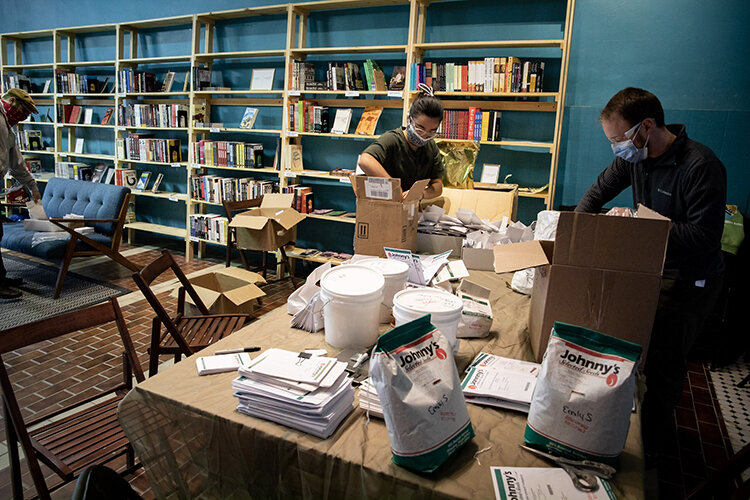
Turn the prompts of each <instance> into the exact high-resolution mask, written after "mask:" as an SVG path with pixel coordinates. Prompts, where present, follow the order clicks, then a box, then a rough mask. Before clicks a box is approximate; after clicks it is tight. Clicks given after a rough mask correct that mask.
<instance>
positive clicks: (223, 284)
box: [172, 267, 266, 316]
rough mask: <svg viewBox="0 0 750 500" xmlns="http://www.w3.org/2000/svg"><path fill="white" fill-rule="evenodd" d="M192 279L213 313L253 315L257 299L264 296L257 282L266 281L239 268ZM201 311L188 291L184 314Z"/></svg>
mask: <svg viewBox="0 0 750 500" xmlns="http://www.w3.org/2000/svg"><path fill="white" fill-rule="evenodd" d="M189 281H190V283H191V284H192V285H193V288H195V291H196V292H197V293H198V296H199V297H200V299H201V300H202V301H203V303H204V304H205V305H206V307H207V308H208V310H209V312H210V313H211V314H237V313H240V314H252V313H253V308H254V306H255V299H257V298H258V297H262V296H264V295H265V292H263V290H261V289H260V288H258V287H257V285H256V284H263V283H265V282H266V281H265V280H264V279H263V276H261V275H260V274H258V273H253V272H250V271H246V270H245V269H240V268H239V267H227V268H225V269H222V270H220V271H215V272H208V273H204V274H200V275H198V276H193V277H191V278H189ZM179 288H180V287H177V288H175V289H174V290H173V291H172V297H177V294H178V291H179ZM200 314H201V313H200V311H199V310H198V308H197V307H196V306H195V303H194V301H193V299H192V298H191V297H190V295H188V294H185V315H186V316H195V315H200Z"/></svg>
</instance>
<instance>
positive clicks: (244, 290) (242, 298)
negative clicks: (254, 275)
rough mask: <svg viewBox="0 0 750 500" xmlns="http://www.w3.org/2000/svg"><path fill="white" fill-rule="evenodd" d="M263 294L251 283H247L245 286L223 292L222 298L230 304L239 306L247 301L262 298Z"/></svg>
mask: <svg viewBox="0 0 750 500" xmlns="http://www.w3.org/2000/svg"><path fill="white" fill-rule="evenodd" d="M265 294H266V293H265V292H264V291H263V290H261V289H260V288H258V287H257V286H255V285H253V284H252V283H248V284H247V285H245V286H241V287H239V288H235V289H234V290H229V291H226V292H224V297H226V298H227V299H228V300H229V301H230V302H232V304H234V305H236V306H240V305H242V304H244V303H245V302H247V301H248V300H253V299H257V298H258V297H263V296H264V295H265Z"/></svg>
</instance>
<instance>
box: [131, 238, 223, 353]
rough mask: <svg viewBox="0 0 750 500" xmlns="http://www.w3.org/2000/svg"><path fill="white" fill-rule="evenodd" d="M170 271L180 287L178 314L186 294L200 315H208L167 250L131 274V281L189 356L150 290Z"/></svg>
mask: <svg viewBox="0 0 750 500" xmlns="http://www.w3.org/2000/svg"><path fill="white" fill-rule="evenodd" d="M170 269H171V270H172V272H173V273H174V274H175V276H176V277H177V279H178V280H179V282H180V284H181V285H182V288H181V290H180V296H179V297H178V313H181V312H182V307H183V302H184V298H185V295H184V293H185V292H187V294H188V295H190V298H192V299H193V302H194V303H195V306H196V307H197V308H198V310H199V311H200V312H201V314H204V315H208V314H209V311H208V308H207V307H206V305H205V304H204V303H203V301H202V300H201V298H200V296H199V295H198V293H197V292H196V291H195V288H193V285H192V284H191V283H190V281H189V280H188V279H187V276H185V273H184V272H182V269H180V266H178V265H177V262H175V260H174V257H172V254H171V253H169V251H168V250H162V252H161V256H160V257H158V258H157V259H156V260H154V261H153V262H151V263H150V264H148V265H147V266H145V267H144V268H143V269H141V270H140V271H139V272H137V273H135V274H133V280H134V281H135V283H136V285H138V288H139V289H140V290H141V292H142V293H143V296H144V297H145V298H146V300H147V301H148V303H149V304H150V305H151V308H152V309H153V310H154V312H155V313H156V316H157V317H158V318H159V320H160V321H161V322H162V323H163V324H164V326H165V328H166V329H167V331H168V332H169V333H170V335H172V338H174V340H175V342H177V345H179V346H180V348H181V349H182V351H183V353H184V354H185V355H187V356H189V355H191V354H193V350H192V349H191V348H190V346H189V345H188V343H187V342H186V341H185V339H184V338H183V336H182V335H181V334H180V332H179V330H178V329H177V325H175V323H174V321H173V320H172V317H171V316H170V315H169V313H168V312H167V310H166V309H165V308H164V306H163V305H162V303H161V302H160V301H159V299H158V298H157V297H156V294H154V292H153V291H152V290H151V283H153V281H154V280H155V279H156V278H157V277H159V276H160V275H161V274H162V273H164V272H166V271H167V270H170Z"/></svg>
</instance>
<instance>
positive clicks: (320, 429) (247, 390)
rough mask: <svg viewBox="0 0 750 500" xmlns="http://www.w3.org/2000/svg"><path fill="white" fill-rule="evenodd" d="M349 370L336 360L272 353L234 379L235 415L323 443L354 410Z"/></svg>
mask: <svg viewBox="0 0 750 500" xmlns="http://www.w3.org/2000/svg"><path fill="white" fill-rule="evenodd" d="M345 370H346V363H345V362H341V361H337V360H336V359H335V358H328V357H323V356H312V355H310V354H308V353H297V352H292V351H286V350H283V349H268V350H267V351H265V352H264V353H262V354H261V355H259V356H257V357H256V358H255V359H254V360H253V361H252V362H251V363H249V364H248V365H246V366H243V367H241V368H240V369H239V374H240V376H239V377H238V378H236V379H234V380H233V381H232V388H233V389H234V390H235V393H234V395H235V397H236V398H237V399H238V400H239V405H238V406H237V411H239V412H240V413H244V414H245V415H250V416H252V417H257V418H262V419H265V420H270V421H272V422H276V423H278V424H282V425H285V426H287V427H291V428H293V429H297V430H300V431H303V432H307V433H309V434H312V435H314V436H317V437H319V438H322V439H325V438H327V437H328V436H330V435H331V434H333V432H334V430H336V427H338V425H339V424H340V423H341V421H342V420H344V418H345V417H346V416H347V415H348V414H349V413H350V412H351V411H352V409H353V406H352V405H353V403H354V388H353V387H352V384H351V379H350V378H349V377H348V376H347V373H346V371H345Z"/></svg>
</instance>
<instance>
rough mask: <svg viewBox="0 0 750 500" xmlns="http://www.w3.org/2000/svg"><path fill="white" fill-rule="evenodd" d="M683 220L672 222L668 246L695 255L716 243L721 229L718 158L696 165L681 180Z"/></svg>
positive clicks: (722, 179) (722, 175)
mask: <svg viewBox="0 0 750 500" xmlns="http://www.w3.org/2000/svg"><path fill="white" fill-rule="evenodd" d="M681 190H682V196H683V197H684V199H685V206H686V207H687V211H686V214H685V221H684V222H682V221H672V225H671V227H670V229H669V245H670V246H674V247H678V248H679V249H680V253H686V254H688V255H690V254H692V255H695V254H696V253H703V252H705V251H706V250H707V249H710V248H712V247H713V246H716V245H717V242H719V241H720V240H721V234H722V232H723V230H724V210H725V208H726V192H727V186H726V170H725V169H724V166H723V165H722V164H721V162H720V161H719V160H718V159H714V160H710V161H708V162H705V163H701V164H698V165H696V166H695V167H694V168H692V169H691V170H690V172H689V173H688V174H687V175H686V176H685V177H684V178H683V180H682V186H681Z"/></svg>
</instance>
